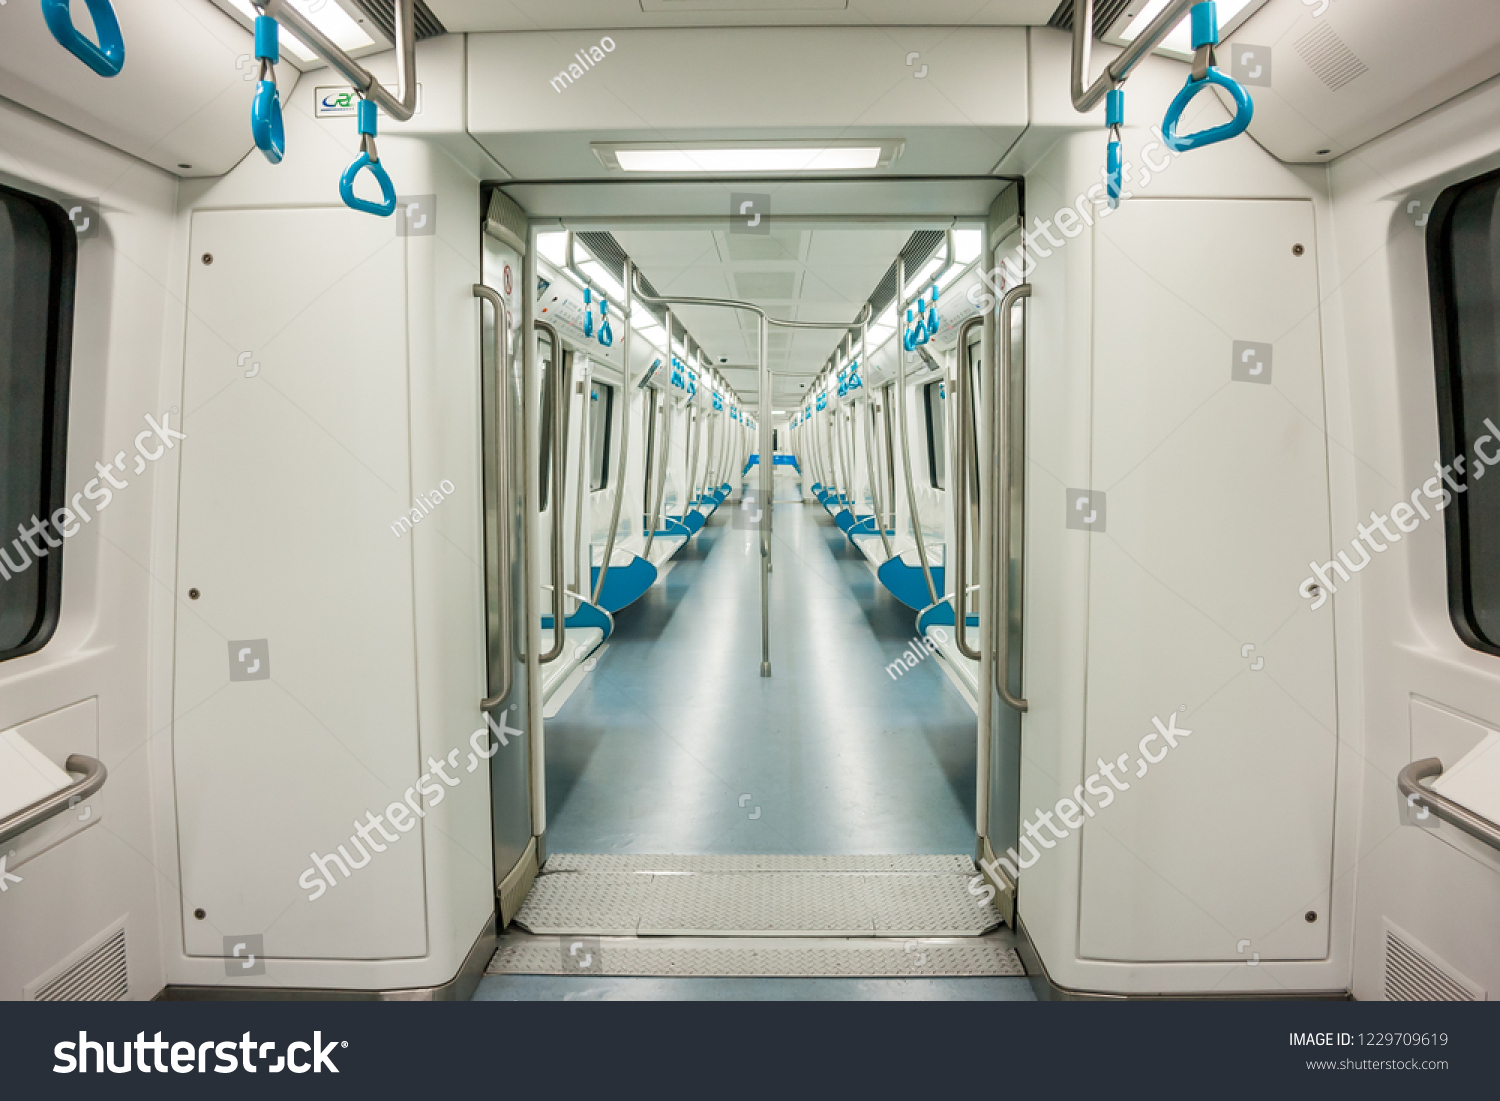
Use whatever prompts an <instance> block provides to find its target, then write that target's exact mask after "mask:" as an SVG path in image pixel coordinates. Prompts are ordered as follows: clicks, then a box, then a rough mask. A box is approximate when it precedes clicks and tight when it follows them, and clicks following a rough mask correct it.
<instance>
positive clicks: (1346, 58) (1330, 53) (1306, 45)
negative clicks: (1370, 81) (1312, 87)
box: [1294, 23, 1370, 92]
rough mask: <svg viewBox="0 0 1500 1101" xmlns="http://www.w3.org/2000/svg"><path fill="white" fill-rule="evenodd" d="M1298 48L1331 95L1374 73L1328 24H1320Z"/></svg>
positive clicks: (1297, 42) (1298, 43)
mask: <svg viewBox="0 0 1500 1101" xmlns="http://www.w3.org/2000/svg"><path fill="white" fill-rule="evenodd" d="M1294 45H1295V46H1296V47H1297V52H1298V53H1299V54H1301V55H1302V60H1303V61H1305V62H1307V66H1308V68H1310V69H1311V70H1312V71H1313V75H1314V76H1315V77H1317V78H1318V79H1319V80H1321V81H1322V82H1323V83H1324V84H1326V85H1328V90H1329V91H1331V92H1337V91H1338V90H1339V89H1340V88H1342V87H1344V86H1345V85H1346V84H1349V83H1351V82H1353V81H1355V80H1358V79H1359V78H1360V77H1361V76H1363V75H1364V74H1365V73H1367V72H1369V71H1370V67H1369V66H1368V65H1366V64H1365V63H1364V62H1363V61H1361V60H1360V59H1359V58H1358V57H1356V56H1354V51H1353V50H1351V49H1350V48H1349V47H1348V46H1346V45H1344V40H1343V39H1342V38H1340V37H1339V36H1338V35H1337V34H1335V33H1334V31H1333V28H1332V27H1330V26H1329V25H1328V24H1327V23H1320V24H1318V25H1317V26H1316V27H1314V28H1313V29H1312V30H1310V31H1308V32H1307V33H1306V34H1304V35H1303V36H1302V37H1301V38H1299V39H1297V41H1296V42H1295V43H1294Z"/></svg>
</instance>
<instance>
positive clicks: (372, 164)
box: [339, 99, 396, 218]
mask: <svg viewBox="0 0 1500 1101" xmlns="http://www.w3.org/2000/svg"><path fill="white" fill-rule="evenodd" d="M359 132H360V134H362V135H363V136H364V143H363V144H364V150H363V152H361V153H360V155H359V159H358V160H356V161H355V162H354V163H353V164H351V165H350V166H349V167H348V168H347V169H345V170H344V175H343V178H342V179H340V180H339V197H340V198H341V199H343V200H344V205H345V206H347V207H349V208H350V209H351V210H358V211H360V212H361V213H363V214H374V215H376V216H377V217H380V218H389V217H390V216H391V215H392V214H394V213H396V187H395V185H394V184H392V183H391V177H390V176H389V175H388V174H387V173H386V170H385V166H384V165H383V164H381V163H380V160H379V158H378V154H376V155H374V156H372V154H374V153H375V104H373V103H371V102H370V101H369V100H367V99H362V100H360V101H359ZM366 168H368V169H369V170H370V175H371V176H374V177H375V182H376V183H378V184H379V185H380V194H381V197H382V199H383V201H382V202H379V203H374V202H371V201H370V200H368V199H361V198H360V197H359V196H357V195H355V194H354V180H355V177H357V176H358V175H359V174H360V172H362V171H363V170H364V169H366Z"/></svg>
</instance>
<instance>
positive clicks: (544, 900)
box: [515, 854, 1001, 937]
mask: <svg viewBox="0 0 1500 1101" xmlns="http://www.w3.org/2000/svg"><path fill="white" fill-rule="evenodd" d="M976 874H977V873H976V871H975V868H974V863H973V861H972V860H970V859H969V858H968V857H953V856H926V857H910V856H892V857H884V856H854V857H848V856H840V857H830V856H771V857H768V856H733V857H725V856H589V855H584V856H574V855H569V854H557V855H554V856H552V857H550V858H549V859H548V861H547V866H546V867H545V868H544V869H543V872H542V875H541V876H540V877H539V878H538V879H537V881H536V884H535V886H533V887H532V889H531V893H530V895H528V896H527V898H526V902H525V903H524V904H523V905H522V907H521V910H520V912H519V913H518V914H517V915H516V918H515V922H516V924H517V925H519V926H520V927H521V928H523V929H526V930H528V931H530V932H532V933H537V934H550V935H559V936H561V935H582V936H626V937H628V936H676V937H682V936H704V937H712V936H720V937H778V936H779V937H977V936H981V935H983V934H984V933H985V932H987V931H988V930H990V929H993V928H995V927H996V926H998V925H999V924H1000V920H1001V919H1000V912H999V911H998V910H997V909H996V908H995V907H994V906H993V905H991V904H982V903H981V901H980V899H979V898H977V897H975V896H974V895H972V894H970V893H969V883H970V882H971V881H972V880H973V878H974V876H975V875H976Z"/></svg>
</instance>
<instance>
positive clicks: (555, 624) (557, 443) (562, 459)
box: [532, 321, 568, 665]
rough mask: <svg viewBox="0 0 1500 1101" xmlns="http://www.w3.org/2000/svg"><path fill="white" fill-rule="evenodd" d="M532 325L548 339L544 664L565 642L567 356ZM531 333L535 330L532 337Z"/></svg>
mask: <svg viewBox="0 0 1500 1101" xmlns="http://www.w3.org/2000/svg"><path fill="white" fill-rule="evenodd" d="M532 328H534V329H536V330H538V331H540V332H543V333H546V334H547V336H548V337H549V338H550V339H551V341H552V375H551V382H552V420H551V425H550V427H549V431H550V432H551V434H552V439H551V441H550V443H551V444H552V462H551V464H550V465H551V467H552V471H551V474H552V478H551V481H552V493H551V499H550V500H549V501H548V502H547V505H548V508H549V510H550V511H551V513H552V649H550V650H548V651H547V652H546V653H544V654H542V655H541V657H539V658H538V659H537V660H538V661H539V662H541V664H543V665H547V664H550V663H551V662H554V661H556V660H557V659H558V658H560V657H562V652H563V650H564V649H566V648H567V642H568V639H567V625H566V623H565V622H564V621H565V620H566V619H567V618H568V614H567V613H568V595H567V588H568V580H567V577H566V576H565V574H566V570H567V567H566V561H567V559H566V557H565V556H564V554H563V500H564V496H565V492H566V491H565V489H564V485H565V484H566V483H565V480H564V476H565V474H566V469H567V467H566V464H567V461H568V441H567V440H566V439H565V438H564V437H566V435H567V431H568V422H567V417H566V414H565V410H566V407H567V404H568V372H567V369H566V367H567V358H568V357H567V353H566V352H565V351H564V350H563V344H562V339H561V338H560V337H559V336H558V335H557V330H556V329H554V328H553V327H552V326H551V325H549V324H548V323H547V322H545V321H534V322H532ZM534 336H535V334H533V338H534Z"/></svg>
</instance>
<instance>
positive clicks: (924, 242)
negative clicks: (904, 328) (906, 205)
mask: <svg viewBox="0 0 1500 1101" xmlns="http://www.w3.org/2000/svg"><path fill="white" fill-rule="evenodd" d="M943 237H944V234H943V232H942V230H937V229H919V230H917V232H915V233H913V234H912V235H911V240H910V241H907V242H906V247H905V248H904V249H902V250H901V256H902V258H903V259H904V260H905V261H906V278H907V279H908V280H909V279H911V277H912V276H914V275H916V274H917V272H919V271H921V270H922V265H923V264H925V263H927V261H929V260H931V259H932V258H933V256H935V255H936V254H937V250H938V249H940V248H942V247H943ZM894 301H896V265H895V263H892V264H891V266H890V267H889V268H887V269H886V273H885V278H884V279H882V280H881V281H880V282H879V283H878V284H877V285H876V287H875V291H874V293H873V294H871V295H870V309H871V310H873V311H874V314H873V316H875V317H879V316H880V315H881V314H882V313H884V312H885V310H886V309H887V307H889V306H890V304H891V303H892V302H894ZM896 320H897V321H898V322H899V321H900V320H901V319H900V318H897V319H896Z"/></svg>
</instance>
